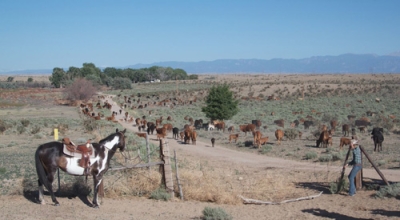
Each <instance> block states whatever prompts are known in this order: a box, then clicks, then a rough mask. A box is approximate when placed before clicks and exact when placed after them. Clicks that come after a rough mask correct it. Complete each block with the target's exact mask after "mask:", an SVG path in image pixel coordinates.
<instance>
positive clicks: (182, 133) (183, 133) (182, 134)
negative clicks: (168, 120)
mask: <svg viewBox="0 0 400 220" xmlns="http://www.w3.org/2000/svg"><path fill="white" fill-rule="evenodd" d="M179 136H180V137H181V141H182V142H183V139H184V138H185V132H183V131H182V132H180V133H179Z"/></svg>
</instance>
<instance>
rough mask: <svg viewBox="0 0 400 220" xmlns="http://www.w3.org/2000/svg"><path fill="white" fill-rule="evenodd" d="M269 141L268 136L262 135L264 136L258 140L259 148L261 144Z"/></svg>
mask: <svg viewBox="0 0 400 220" xmlns="http://www.w3.org/2000/svg"><path fill="white" fill-rule="evenodd" d="M267 142H268V137H262V138H260V139H259V140H258V143H257V146H258V149H260V148H261V145H264V144H266V143H267Z"/></svg>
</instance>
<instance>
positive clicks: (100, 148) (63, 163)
mask: <svg viewBox="0 0 400 220" xmlns="http://www.w3.org/2000/svg"><path fill="white" fill-rule="evenodd" d="M125 132H126V129H125V130H123V131H118V129H117V130H116V132H115V133H113V134H111V135H109V136H108V137H106V138H104V139H103V140H101V141H100V142H99V143H92V146H93V149H94V156H95V157H94V158H90V167H89V173H90V175H92V176H93V182H94V187H93V188H94V194H93V205H92V207H94V208H99V204H98V201H97V199H98V198H97V197H98V190H99V186H100V183H101V182H102V180H103V175H104V174H105V173H106V172H107V170H108V168H109V164H110V160H111V158H112V157H113V156H114V154H115V152H116V151H117V149H119V151H120V152H123V151H124V150H125ZM63 147H64V144H63V143H61V142H56V141H53V142H49V143H45V144H42V145H40V146H39V147H38V149H37V150H36V153H35V164H36V172H37V174H38V177H39V180H38V183H39V202H40V203H41V204H45V202H44V199H43V185H44V186H45V187H46V189H47V190H48V191H49V193H50V195H51V199H52V200H53V203H54V205H56V206H58V205H60V204H59V203H58V201H57V199H56V197H55V195H54V192H53V188H52V183H53V180H54V174H55V173H56V171H57V169H58V168H60V169H61V170H63V171H64V172H66V173H68V174H70V175H74V176H83V175H84V172H85V169H84V168H83V167H80V166H79V161H80V159H81V158H80V157H71V156H68V155H66V154H64V153H63Z"/></svg>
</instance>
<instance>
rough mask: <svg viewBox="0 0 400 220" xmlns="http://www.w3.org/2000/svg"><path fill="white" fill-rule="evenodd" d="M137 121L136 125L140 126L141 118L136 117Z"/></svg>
mask: <svg viewBox="0 0 400 220" xmlns="http://www.w3.org/2000/svg"><path fill="white" fill-rule="evenodd" d="M135 122H136V126H138V127H139V126H140V122H141V120H140V118H136V120H135Z"/></svg>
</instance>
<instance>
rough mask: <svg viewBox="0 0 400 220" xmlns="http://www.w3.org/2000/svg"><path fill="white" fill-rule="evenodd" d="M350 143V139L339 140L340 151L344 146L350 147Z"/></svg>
mask: <svg viewBox="0 0 400 220" xmlns="http://www.w3.org/2000/svg"><path fill="white" fill-rule="evenodd" d="M350 142H351V139H350V138H345V137H342V138H340V144H339V148H340V150H342V148H343V146H344V145H347V146H350Z"/></svg>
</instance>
